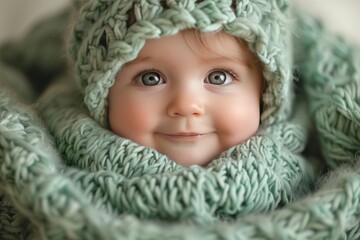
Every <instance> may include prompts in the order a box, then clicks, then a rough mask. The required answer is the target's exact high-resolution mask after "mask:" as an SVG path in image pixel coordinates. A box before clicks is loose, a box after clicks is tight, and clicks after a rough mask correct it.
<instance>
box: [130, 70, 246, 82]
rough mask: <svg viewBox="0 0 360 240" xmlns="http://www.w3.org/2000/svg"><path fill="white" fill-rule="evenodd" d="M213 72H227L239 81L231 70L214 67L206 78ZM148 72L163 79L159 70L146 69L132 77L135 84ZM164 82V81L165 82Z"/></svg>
mask: <svg viewBox="0 0 360 240" xmlns="http://www.w3.org/2000/svg"><path fill="white" fill-rule="evenodd" d="M214 71H224V72H227V73H228V74H230V75H231V77H232V78H233V79H234V80H235V81H239V76H238V74H236V73H235V72H234V71H233V70H232V69H230V68H227V67H216V68H213V69H212V70H211V71H209V72H208V73H207V74H206V77H207V76H208V75H209V74H210V73H212V72H214ZM148 72H155V73H158V74H159V75H160V76H161V77H162V78H163V79H165V78H164V77H163V75H162V74H161V72H160V71H159V70H157V69H156V68H146V69H144V70H142V71H140V72H139V73H138V74H136V75H135V77H134V82H135V83H136V81H137V80H139V78H141V76H142V75H143V74H145V73H148ZM165 82H166V81H165ZM137 84H138V83H137Z"/></svg>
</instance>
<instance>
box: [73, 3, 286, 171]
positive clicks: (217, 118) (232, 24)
mask: <svg viewBox="0 0 360 240" xmlns="http://www.w3.org/2000/svg"><path fill="white" fill-rule="evenodd" d="M78 3H79V6H78V7H79V10H80V11H79V12H78V14H79V16H77V17H78V21H77V22H75V26H74V33H73V38H72V42H70V47H71V48H70V51H71V53H72V54H73V57H74V60H75V63H76V71H77V72H76V76H77V79H78V82H79V83H80V87H81V89H82V92H83V94H84V103H85V105H86V106H87V108H88V110H89V113H90V115H91V117H92V118H93V119H94V120H96V121H97V122H98V123H99V124H100V125H101V126H102V127H105V128H108V129H110V130H111V131H112V132H113V133H115V134H116V135H118V136H120V137H122V138H126V139H129V140H131V141H133V142H135V143H137V144H140V145H143V146H146V147H148V148H151V149H155V150H156V151H158V152H160V153H162V154H164V155H166V156H167V157H168V158H169V159H170V160H172V161H174V162H176V163H177V164H180V165H183V166H187V167H188V166H191V165H200V166H207V165H208V164H209V163H210V162H212V160H214V159H216V158H218V157H219V156H224V155H222V153H224V152H226V151H227V150H228V149H232V147H234V146H238V145H239V144H243V143H244V142H246V141H247V140H249V139H252V136H254V135H258V134H259V133H260V129H262V131H268V130H267V129H268V127H269V126H272V125H274V124H276V123H279V122H280V121H284V120H287V119H288V116H289V111H288V110H289V109H290V107H291V106H290V107H289V103H291V99H290V97H291V96H290V95H291V94H290V92H291V91H290V88H289V86H290V82H291V74H290V72H291V70H290V67H291V66H290V65H291V63H290V61H288V60H287V58H286V57H287V56H288V55H287V54H288V49H290V48H289V47H288V45H287V44H288V42H287V40H288V38H287V32H288V31H287V30H286V27H285V25H286V24H285V23H284V22H283V20H284V19H285V18H284V12H286V11H287V9H288V7H289V6H288V2H287V1H271V2H268V1H241V0H239V1H230V0H218V1H210V0H204V1H195V0H191V1H172V0H167V1H155V0H154V1H142V0H134V1H120V0H119V1H79V2H78ZM259 9H263V10H262V11H260V12H261V14H260V15H259V12H258V10H259ZM98 11H99V12H98ZM98 13H99V14H98ZM289 100H290V101H289ZM279 129H282V128H277V131H278V130H279ZM269 131H273V130H272V129H270V130H269ZM275 135H276V136H278V135H279V134H278V133H276V134H275ZM257 144H258V143H256V145H257ZM225 155H226V154H225Z"/></svg>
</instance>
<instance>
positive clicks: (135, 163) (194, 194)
mask: <svg viewBox="0 0 360 240" xmlns="http://www.w3.org/2000/svg"><path fill="white" fill-rule="evenodd" d="M60 89H61V88H60V87H59V86H56V87H54V88H53V89H52V90H49V93H48V94H47V96H45V97H43V99H42V100H41V102H40V107H41V112H42V114H43V118H44V119H45V122H46V125H47V126H48V127H49V130H50V132H51V134H52V135H53V136H54V138H55V142H56V144H57V146H58V149H59V150H60V152H61V153H62V154H63V155H64V157H65V159H66V161H67V162H66V164H67V165H69V166H75V167H77V168H79V169H86V171H84V170H79V171H75V172H70V173H69V172H68V173H65V174H66V175H67V176H69V177H71V178H72V179H73V180H75V181H76V182H77V185H78V186H79V187H80V188H82V189H83V192H85V193H86V196H87V198H88V199H91V201H92V202H93V203H94V205H96V206H97V207H98V208H100V209H103V210H104V211H106V212H109V213H112V214H114V213H116V214H123V213H132V214H136V215H138V216H140V217H142V218H164V219H174V220H180V219H186V220H191V221H194V222H197V223H208V222H212V221H216V220H217V219H228V218H234V217H238V216H241V215H245V214H248V213H254V212H268V211H271V210H273V209H275V208H276V207H277V206H279V205H281V206H282V205H286V204H287V203H289V202H291V201H293V200H294V199H296V198H297V197H298V196H299V195H302V194H304V193H305V192H306V189H308V188H309V186H308V185H307V186H306V184H307V183H309V182H311V179H312V174H313V171H312V170H311V166H310V165H309V164H308V163H307V162H306V161H305V160H304V159H303V158H301V157H300V156H299V155H297V154H296V153H294V152H292V151H290V150H289V148H288V147H287V146H286V145H285V144H284V143H283V140H281V138H278V137H277V136H276V135H272V134H270V133H269V132H271V131H269V132H264V133H263V134H261V133H259V134H258V135H257V136H255V137H253V138H251V139H250V140H248V141H246V142H245V143H243V144H240V145H238V146H236V147H234V148H232V149H229V150H228V151H226V152H224V153H223V154H222V155H221V156H220V157H219V158H218V159H216V160H214V161H212V163H211V164H210V165H209V166H208V167H207V168H202V167H199V166H193V167H191V168H185V167H182V166H180V165H177V164H176V163H175V162H173V161H171V160H169V159H168V158H167V157H166V156H164V155H162V154H160V153H158V152H157V151H155V150H152V149H149V148H146V147H144V146H139V145H137V144H135V143H133V142H131V141H130V140H126V139H123V138H120V137H118V136H116V135H114V134H113V133H111V132H110V131H107V130H104V129H103V128H102V127H100V126H99V125H98V123H96V122H95V121H94V120H93V119H92V118H91V117H90V116H88V114H87V111H86V110H84V109H83V108H82V107H81V103H80V102H81V100H80V97H79V96H80V93H79V92H76V90H69V89H66V88H65V90H60ZM274 129H277V130H278V131H281V130H285V131H286V133H285V134H281V133H278V134H279V135H287V138H285V139H291V140H290V141H289V145H292V148H293V149H292V150H294V151H295V152H298V151H300V150H301V149H299V148H301V146H303V144H304V139H303V138H302V136H303V135H302V134H301V128H298V127H297V126H294V125H291V124H290V123H283V124H282V128H276V127H274ZM275 136H276V137H275ZM284 142H285V143H286V141H284ZM88 171H91V172H88ZM68 174H69V175H68ZM304 182H305V184H304ZM299 189H302V190H304V191H299Z"/></svg>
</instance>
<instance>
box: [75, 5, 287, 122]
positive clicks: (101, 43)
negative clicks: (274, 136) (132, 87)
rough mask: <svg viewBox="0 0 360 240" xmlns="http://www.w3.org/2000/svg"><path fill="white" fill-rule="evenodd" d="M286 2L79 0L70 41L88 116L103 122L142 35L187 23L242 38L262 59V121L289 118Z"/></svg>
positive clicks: (172, 32) (162, 33)
mask: <svg viewBox="0 0 360 240" xmlns="http://www.w3.org/2000/svg"><path fill="white" fill-rule="evenodd" d="M288 8H289V1H288V0H250V1H249V0H234V1H232V0H88V1H78V2H77V11H76V16H75V17H74V22H73V24H74V27H73V33H72V36H71V37H72V38H71V40H70V46H69V47H70V52H71V55H72V56H73V59H74V61H75V66H76V67H75V68H76V69H75V71H76V76H77V80H78V82H79V85H80V87H81V89H82V92H83V95H84V101H85V104H86V106H87V108H88V109H89V111H90V114H91V116H92V117H93V118H94V119H95V120H96V121H98V122H99V123H100V124H101V125H103V126H104V125H106V122H107V105H108V103H107V96H108V92H109V88H110V87H111V86H112V85H113V84H114V81H115V76H116V73H117V72H118V71H119V69H120V68H121V66H122V65H124V64H125V63H127V62H129V61H131V60H133V59H135V58H136V56H137V54H138V53H139V51H140V50H141V48H142V47H143V46H144V43H145V40H146V39H153V38H160V37H163V36H169V35H175V34H176V33H178V32H179V31H181V30H184V29H190V28H191V29H198V30H199V31H202V32H211V31H218V30H223V31H225V32H227V33H229V34H231V35H234V36H238V37H239V38H242V39H243V40H245V41H246V42H247V44H248V46H249V48H250V49H251V50H252V51H253V52H254V53H255V54H256V55H257V57H258V58H259V59H260V61H261V62H262V64H263V75H264V78H265V80H266V84H265V85H266V86H265V89H264V93H263V97H262V101H263V112H262V115H261V119H262V124H263V125H264V124H266V125H268V124H271V123H274V122H277V121H279V120H281V119H284V118H287V115H288V111H287V110H288V109H289V107H290V106H289V103H290V101H289V97H290V96H289V87H290V79H291V74H290V73H291V71H290V67H291V63H290V61H289V60H288V59H287V58H288V56H289V54H288V52H287V49H288V46H289V44H288V34H287V32H288V30H287V29H288V26H287V22H286V18H285V16H286V14H285V12H287V10H288ZM133 18H135V21H133ZM130 20H131V21H130Z"/></svg>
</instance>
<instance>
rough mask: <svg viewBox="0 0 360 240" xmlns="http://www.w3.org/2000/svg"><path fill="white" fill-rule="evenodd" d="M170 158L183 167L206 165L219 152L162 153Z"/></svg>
mask: <svg viewBox="0 0 360 240" xmlns="http://www.w3.org/2000/svg"><path fill="white" fill-rule="evenodd" d="M164 154H165V155H166V156H167V157H168V158H169V159H170V160H172V161H174V162H176V163H177V164H179V165H182V166H184V167H191V166H193V165H198V166H202V167H206V166H207V165H208V164H209V163H210V162H211V161H213V160H215V159H216V158H217V157H218V156H219V155H220V154H221V153H216V154H209V153H208V154H201V153H200V154H199V153H197V154H191V153H188V152H183V153H179V154H171V153H164Z"/></svg>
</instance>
